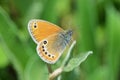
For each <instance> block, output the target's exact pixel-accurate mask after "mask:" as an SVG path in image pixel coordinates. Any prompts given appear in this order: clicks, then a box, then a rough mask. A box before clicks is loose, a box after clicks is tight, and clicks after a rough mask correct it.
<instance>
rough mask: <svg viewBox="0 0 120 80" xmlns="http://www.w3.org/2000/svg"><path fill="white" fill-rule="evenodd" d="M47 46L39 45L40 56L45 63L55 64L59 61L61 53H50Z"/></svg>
mask: <svg viewBox="0 0 120 80" xmlns="http://www.w3.org/2000/svg"><path fill="white" fill-rule="evenodd" d="M46 45H47V44H44V42H41V43H40V44H39V45H38V47H37V51H38V55H39V56H40V57H41V59H42V60H43V61H45V62H47V63H51V64H53V63H55V62H56V61H57V60H58V57H59V53H56V54H52V53H49V51H47V48H46Z"/></svg>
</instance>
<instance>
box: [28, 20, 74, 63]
mask: <svg viewBox="0 0 120 80" xmlns="http://www.w3.org/2000/svg"><path fill="white" fill-rule="evenodd" d="M28 30H29V32H30V34H31V37H32V38H33V40H34V41H35V43H36V44H37V48H36V50H37V53H38V55H39V56H40V57H41V59H42V60H43V61H45V62H47V63H50V64H54V63H55V62H56V61H57V60H58V59H59V57H60V56H61V54H62V53H63V51H64V50H65V48H66V46H67V45H68V44H69V42H70V41H71V36H72V31H71V30H69V31H64V30H63V29H61V28H60V27H58V26H56V25H54V24H52V23H49V22H47V21H43V20H31V21H30V22H29V23H28Z"/></svg>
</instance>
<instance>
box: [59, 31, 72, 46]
mask: <svg viewBox="0 0 120 80" xmlns="http://www.w3.org/2000/svg"><path fill="white" fill-rule="evenodd" d="M60 34H61V36H62V37H63V38H64V40H65V42H66V44H68V43H69V42H70V41H71V37H72V34H73V31H72V30H68V31H65V32H61V33H60Z"/></svg>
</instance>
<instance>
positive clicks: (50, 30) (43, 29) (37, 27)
mask: <svg viewBox="0 0 120 80" xmlns="http://www.w3.org/2000/svg"><path fill="white" fill-rule="evenodd" d="M28 30H29V33H30V34H31V37H32V38H33V40H34V41H35V42H36V43H39V42H40V41H41V40H43V39H45V38H47V37H48V36H50V35H52V34H55V33H58V32H61V31H63V29H61V28H60V27H58V26H57V25H54V24H52V23H50V22H47V21H44V20H37V19H35V20H31V21H29V23H28Z"/></svg>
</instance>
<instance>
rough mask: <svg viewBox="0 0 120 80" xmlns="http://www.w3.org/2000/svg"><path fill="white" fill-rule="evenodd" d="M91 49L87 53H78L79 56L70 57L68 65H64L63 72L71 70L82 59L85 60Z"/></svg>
mask: <svg viewBox="0 0 120 80" xmlns="http://www.w3.org/2000/svg"><path fill="white" fill-rule="evenodd" d="M92 53H93V52H92V51H88V52H87V53H85V54H83V55H82V56H81V55H80V56H79V57H76V58H72V59H71V60H70V61H69V63H68V65H67V66H65V67H64V71H65V72H69V71H72V70H73V69H74V68H76V67H78V66H79V65H80V64H81V63H82V62H83V61H85V60H86V59H87V57H88V55H90V54H92Z"/></svg>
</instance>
